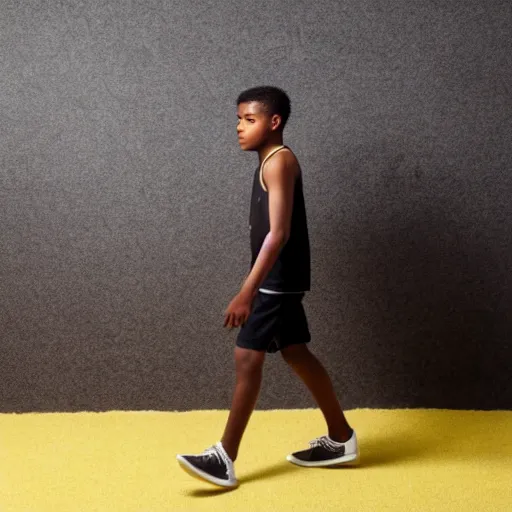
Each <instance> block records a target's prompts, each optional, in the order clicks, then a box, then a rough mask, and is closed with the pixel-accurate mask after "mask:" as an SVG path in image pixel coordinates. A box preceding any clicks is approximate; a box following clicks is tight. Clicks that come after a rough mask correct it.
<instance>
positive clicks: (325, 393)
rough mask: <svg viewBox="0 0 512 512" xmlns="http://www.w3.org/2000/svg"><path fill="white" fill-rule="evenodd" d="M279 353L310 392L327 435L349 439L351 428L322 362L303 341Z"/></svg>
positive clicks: (338, 438)
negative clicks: (327, 431)
mask: <svg viewBox="0 0 512 512" xmlns="http://www.w3.org/2000/svg"><path fill="white" fill-rule="evenodd" d="M281 355H282V356H283V358H284V360H285V361H286V362H287V363H288V364H289V365H290V367H291V368H292V369H293V371H294V372H295V373H296V374H297V375H298V376H299V377H300V378H301V379H302V381H303V382H304V384H305V385H306V386H307V387H308V389H309V390H310V392H311V393H312V395H313V397H314V399H315V401H316V402H317V404H318V406H319V407H320V409H321V411H322V413H323V415H324V417H325V421H326V422H327V426H328V429H329V437H330V438H331V439H332V440H333V441H336V442H338V443H342V442H345V441H347V440H348V439H350V437H351V435H352V429H351V428H350V425H349V424H348V422H347V420H346V418H345V415H344V414H343V410H342V409H341V406H340V404H339V402H338V399H337V398H336V393H335V391H334V388H333V385H332V382H331V379H330V377H329V374H328V373H327V370H326V369H325V368H324V366H323V365H322V363H321V362H320V361H319V360H318V359H317V358H316V357H315V356H314V355H313V354H312V353H311V352H310V351H309V349H308V347H307V345H306V344H305V343H301V344H298V345H290V346H288V347H285V348H283V349H282V350H281Z"/></svg>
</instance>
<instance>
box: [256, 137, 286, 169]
mask: <svg viewBox="0 0 512 512" xmlns="http://www.w3.org/2000/svg"><path fill="white" fill-rule="evenodd" d="M282 145H283V137H282V136H281V137H279V138H278V137H276V138H275V139H273V140H271V141H268V142H267V143H266V144H265V145H264V146H262V147H261V148H259V149H258V157H259V159H260V164H261V162H263V160H265V157H266V156H267V155H268V154H269V153H270V152H271V151H272V150H273V149H275V148H277V147H279V146H282Z"/></svg>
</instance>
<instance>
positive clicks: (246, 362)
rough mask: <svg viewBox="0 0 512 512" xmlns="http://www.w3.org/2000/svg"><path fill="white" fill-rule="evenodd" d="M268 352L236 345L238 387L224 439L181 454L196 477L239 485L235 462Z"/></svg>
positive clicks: (184, 464)
mask: <svg viewBox="0 0 512 512" xmlns="http://www.w3.org/2000/svg"><path fill="white" fill-rule="evenodd" d="M264 360H265V352H260V351H256V350H251V349H246V348H241V347H238V346H237V347H236V348H235V361H236V386H235V393H234V396H233V405H232V407H231V412H230V413H229V418H228V422H227V425H226V429H225V432H224V436H223V438H222V441H221V442H219V443H216V444H215V445H214V446H212V447H211V448H208V449H206V450H205V451H204V452H203V453H200V454H198V455H178V456H177V459H178V463H179V464H180V466H181V467H182V468H183V469H184V470H185V471H187V473H190V474H191V475H192V476H194V477H196V478H200V479H201V480H206V481H207V482H210V483H213V484H215V485H219V486H221V487H230V488H233V487H236V486H238V480H237V479H236V476H235V469H234V465H233V462H234V460H235V459H236V457H237V455H238V447H239V445H240V441H241V439H242V436H243V433H244V431H245V427H246V426H247V423H248V421H249V418H250V416H251V413H252V411H253V410H254V406H255V405H256V400H257V398H258V393H259V390H260V386H261V375H262V368H263V362H264Z"/></svg>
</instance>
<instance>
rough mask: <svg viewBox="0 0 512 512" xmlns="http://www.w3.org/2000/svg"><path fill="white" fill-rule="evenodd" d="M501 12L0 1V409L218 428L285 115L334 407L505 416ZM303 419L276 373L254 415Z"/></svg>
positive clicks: (395, 4)
mask: <svg viewBox="0 0 512 512" xmlns="http://www.w3.org/2000/svg"><path fill="white" fill-rule="evenodd" d="M511 17H512V8H511V4H510V2H509V0H469V1H465V2H461V1H450V0H448V1H437V0H436V1H424V0H421V1H420V0H416V1H413V2H411V1H409V0H399V1H397V0H388V1H378V0H363V1H361V0H346V1H342V2H338V1H337V0H325V1H320V2H309V1H305V0H301V1H293V2H291V1H290V2H279V1H276V0H273V1H263V2H236V1H234V0H226V1H218V2H204V1H199V0H197V1H190V0H187V1H182V2H178V1H172V0H170V1H156V0H155V1H150V0H139V1H131V2H116V1H112V0H111V1H110V2H86V1H76V2H74V1H65V0H62V1H47V2H43V1H23V2H17V1H14V0H11V1H7V0H0V38H1V39H0V49H1V50H0V51H1V61H0V65H1V75H0V80H1V82H0V121H1V122H0V137H1V145H0V151H1V162H0V164H1V172H0V194H1V196H0V212H1V225H0V237H1V239H0V242H1V245H0V247H1V274H0V278H1V283H0V285H1V293H0V306H1V308H0V314H1V325H0V329H1V332H0V373H1V381H2V384H1V386H0V409H1V410H2V411H69V410H85V409H87V410H105V409H188V408H225V407H228V406H229V404H230V400H231V391H232V384H233V376H234V372H233V362H232V349H233V344H234V339H235V333H234V332H232V333H227V332H225V331H224V330H223V328H222V312H223V311H224V308H225V306H226V305H227V303H228V302H229V300H230V299H231V296H232V295H233V294H234V293H235V292H236V291H237V290H238V286H239V284H240V283H241V281H242V279H243V277H244V274H245V273H246V271H247V269H248V262H249V240H248V229H247V224H248V222H247V221H248V199H249V195H250V185H251V179H252V173H253V171H254V169H255V167H256V165H257V160H256V158H255V155H254V154H252V153H251V154H245V153H243V152H242V151H240V150H239V148H238V145H237V143H236V137H235V135H236V134H235V126H236V109H235V106H234V103H235V100H236V96H237V94H238V93H239V92H240V91H241V90H243V89H245V88H247V87H250V86H254V85H259V84H274V85H278V86H281V87H283V88H285V89H286V90H287V91H288V92H289V93H290V95H291V98H292V102H293V106H292V109H293V114H292V118H291V119H290V124H289V128H288V130H287V138H286V140H285V142H286V143H288V144H289V145H290V146H291V147H292V148H293V149H294V150H295V151H296V153H297V155H298V157H299V159H300V161H301V163H302V167H303V172H304V182H305V195H306V201H307V208H308V214H309V223H310V232H311V243H312V259H313V271H312V278H313V290H312V292H311V293H310V294H309V296H308V297H307V298H306V301H305V304H306V308H307V311H308V313H309V318H310V326H311V330H312V333H313V338H314V340H313V342H312V344H311V348H312V350H313V349H314V351H315V352H316V353H317V354H318V355H319V356H320V357H321V358H322V359H323V360H324V361H325V363H326V365H327V367H328V369H329V370H330V372H331V373H332V375H333V378H334V380H335V383H336V387H337V389H338V391H339V394H340V398H341V399H342V402H343V405H344V407H346V408H352V407H391V406H398V407H401V406H413V407H416V406H427V407H453V408H484V409H485V408H511V406H512V391H511V388H512V386H511V375H512V371H511V370H512V368H511V342H510V332H511V328H512V309H511V308H512V293H511V278H512V270H511V268H512V256H511V255H512V243H511V242H512V220H511V219H512V211H511V210H512V206H511V199H510V197H511V193H512V177H511V164H512V150H511V147H512V144H511V143H512V140H511V138H512V137H511V134H512V129H511V124H512V121H511V79H512V72H511V70H512V36H511V22H510V20H511ZM312 405H313V402H312V400H311V399H310V398H309V395H308V394H307V392H306V391H305V389H303V387H302V384H301V383H299V382H297V381H295V380H294V379H293V377H292V375H291V373H290V371H289V370H288V369H287V368H286V367H285V366H284V363H283V362H282V361H281V359H280V357H279V356H278V355H276V356H273V357H270V358H269V359H268V365H267V367H266V371H265V382H264V386H263V389H262V394H261V398H260V401H259V403H258V407H260V408H285V407H310V406H312Z"/></svg>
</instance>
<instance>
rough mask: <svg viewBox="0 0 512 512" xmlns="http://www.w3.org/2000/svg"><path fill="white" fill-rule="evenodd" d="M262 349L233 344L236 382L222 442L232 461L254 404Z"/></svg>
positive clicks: (260, 372)
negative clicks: (234, 345)
mask: <svg viewBox="0 0 512 512" xmlns="http://www.w3.org/2000/svg"><path fill="white" fill-rule="evenodd" d="M264 361H265V352H263V351H259V350H252V349H247V348H242V347H238V346H237V347H235V366H236V385H235V391H234V394H233V401H232V405H231V410H230V412H229V417H228V421H227V424H226V427H225V430H224V435H223V436H222V440H221V442H222V446H223V447H224V449H225V450H226V452H227V454H228V455H229V457H230V458H231V460H232V461H233V462H234V461H235V460H236V458H237V456H238V448H239V446H240V441H241V440H242V436H243V434H244V432H245V428H246V427H247V423H248V422H249V418H250V417H251V414H252V412H253V410H254V407H255V406H256V401H257V399H258V394H259V391H260V388H261V379H262V373H263V363H264Z"/></svg>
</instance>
